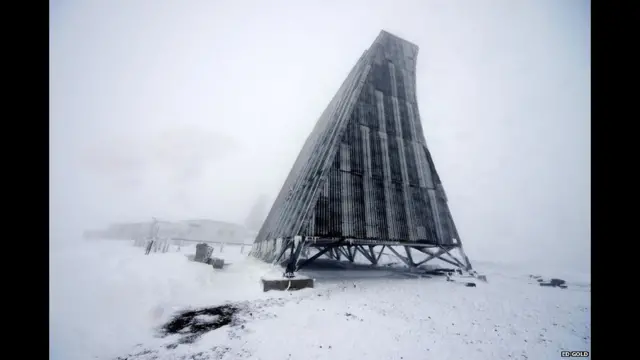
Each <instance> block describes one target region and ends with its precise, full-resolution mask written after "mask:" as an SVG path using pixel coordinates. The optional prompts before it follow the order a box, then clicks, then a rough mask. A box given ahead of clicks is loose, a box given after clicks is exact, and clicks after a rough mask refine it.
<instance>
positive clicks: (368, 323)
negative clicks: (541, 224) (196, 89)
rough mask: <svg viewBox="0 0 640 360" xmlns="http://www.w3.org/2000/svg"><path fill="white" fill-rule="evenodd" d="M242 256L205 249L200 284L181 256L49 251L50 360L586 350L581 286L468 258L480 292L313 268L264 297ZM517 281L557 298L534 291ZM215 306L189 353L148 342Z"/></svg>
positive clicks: (584, 280) (542, 355)
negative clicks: (216, 261)
mask: <svg viewBox="0 0 640 360" xmlns="http://www.w3.org/2000/svg"><path fill="white" fill-rule="evenodd" d="M248 251H249V248H248V247H245V249H244V252H245V254H240V247H234V246H226V247H225V248H224V252H223V253H222V254H221V253H220V252H219V249H218V248H216V250H215V251H214V254H213V256H216V257H222V258H224V259H225V261H226V262H228V263H231V264H230V265H229V266H228V267H225V268H224V269H223V270H214V269H213V268H212V267H211V266H207V265H204V264H200V263H194V262H190V261H189V260H188V259H187V255H193V254H194V253H195V246H189V247H182V249H181V250H180V252H178V251H177V248H175V247H174V248H172V250H171V252H168V253H152V254H150V255H148V256H146V255H144V249H142V248H137V247H133V246H132V244H131V243H130V242H126V241H93V242H86V241H85V242H82V243H80V244H79V245H78V246H76V247H70V246H67V247H65V248H59V249H52V250H51V254H50V352H51V356H50V358H51V359H53V360H90V359H130V360H133V359H140V360H142V359H145V360H146V359H158V360H162V359H264V360H267V359H273V360H284V359H303V360H306V359H407V360H410V359H437V360H445V359H465V360H467V359H491V360H495V359H531V360H534V359H535V360H538V359H556V358H560V351H562V350H569V351H582V350H587V351H589V350H590V342H591V338H590V326H591V321H590V315H591V303H590V295H591V294H590V291H591V289H590V285H589V274H572V273H566V272H564V273H561V272H559V271H557V270H554V271H553V272H551V271H550V270H549V269H546V270H545V269H531V268H528V269H525V268H521V267H517V266H513V265H511V266H507V265H501V264H497V263H482V262H474V261H473V258H472V259H471V261H472V262H473V264H474V267H475V268H476V269H477V270H478V271H479V272H480V273H481V274H486V275H487V277H488V280H489V282H488V283H483V282H478V281H475V282H476V283H477V287H465V286H464V285H463V284H461V283H456V282H447V281H445V279H444V278H443V277H432V278H422V277H415V276H409V275H406V274H401V273H399V272H398V271H394V270H391V269H385V268H382V269H378V270H349V271H345V270H343V269H336V268H335V267H333V268H332V267H326V266H325V267H314V268H312V269H310V270H307V271H306V274H308V275H311V276H313V277H314V278H315V279H316V285H315V286H316V287H315V288H314V289H305V290H301V291H296V292H277V291H270V292H267V293H264V292H262V287H261V284H260V277H261V276H264V275H266V274H270V273H273V272H274V271H276V270H277V271H278V272H280V270H278V269H273V268H272V267H271V266H270V265H269V264H265V263H263V262H260V261H258V260H255V259H252V258H248V257H246V254H247V253H248ZM529 274H537V275H542V276H544V277H560V278H563V279H565V280H567V283H568V285H569V287H568V288H567V289H559V288H551V287H541V286H539V285H538V284H537V282H535V281H533V280H532V279H531V278H530V277H529ZM227 303H233V304H235V305H234V306H236V307H237V308H238V309H239V310H238V312H237V313H236V314H235V315H234V318H233V321H231V323H230V324H228V325H225V326H222V327H220V328H218V329H216V330H212V331H209V332H206V333H204V334H203V335H202V336H200V337H199V338H197V339H196V340H195V341H193V342H192V343H181V339H184V336H183V335H181V334H175V335H169V336H161V332H160V331H159V330H160V328H161V327H162V326H163V325H164V324H166V323H167V322H169V321H170V320H171V319H172V318H173V317H174V316H175V315H176V314H177V313H178V312H180V311H184V310H185V309H196V310H197V309H199V308H203V307H212V306H218V305H223V304H227ZM215 317H216V316H210V317H209V318H215ZM206 318H207V315H200V318H199V319H201V320H202V319H205V320H206ZM205 320H202V321H205Z"/></svg>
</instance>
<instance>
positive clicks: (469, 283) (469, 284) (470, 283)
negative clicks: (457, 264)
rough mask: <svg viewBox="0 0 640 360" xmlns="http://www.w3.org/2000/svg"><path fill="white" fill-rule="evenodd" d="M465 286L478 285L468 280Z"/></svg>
mask: <svg viewBox="0 0 640 360" xmlns="http://www.w3.org/2000/svg"><path fill="white" fill-rule="evenodd" d="M465 286H466V287H476V284H475V283H472V282H468V283H467V284H466V285H465Z"/></svg>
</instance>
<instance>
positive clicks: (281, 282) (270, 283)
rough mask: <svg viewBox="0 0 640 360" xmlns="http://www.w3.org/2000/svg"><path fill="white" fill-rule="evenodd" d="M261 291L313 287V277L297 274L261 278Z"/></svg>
mask: <svg viewBox="0 0 640 360" xmlns="http://www.w3.org/2000/svg"><path fill="white" fill-rule="evenodd" d="M262 287H263V291H269V290H280V291H286V290H300V289H305V288H313V279H311V278H309V277H306V276H301V275H297V276H296V277H294V278H291V279H287V278H284V277H282V278H265V277H263V278H262Z"/></svg>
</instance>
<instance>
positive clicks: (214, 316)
mask: <svg viewBox="0 0 640 360" xmlns="http://www.w3.org/2000/svg"><path fill="white" fill-rule="evenodd" d="M238 311H239V308H238V307H237V306H235V305H230V304H226V305H220V306H215V307H209V308H203V309H199V310H188V311H183V312H181V313H178V314H177V315H176V316H175V317H174V318H173V319H171V320H170V321H169V322H168V323H166V324H164V325H163V326H162V328H161V329H160V331H161V333H162V335H164V336H168V335H173V334H179V335H182V338H181V339H180V341H179V342H180V343H182V344H190V343H192V342H194V341H195V340H197V339H198V338H199V337H200V336H202V335H203V334H205V333H207V332H209V331H212V330H216V329H218V328H220V327H222V326H225V325H228V324H230V323H231V322H232V321H233V319H234V315H235V314H236V313H237V312H238Z"/></svg>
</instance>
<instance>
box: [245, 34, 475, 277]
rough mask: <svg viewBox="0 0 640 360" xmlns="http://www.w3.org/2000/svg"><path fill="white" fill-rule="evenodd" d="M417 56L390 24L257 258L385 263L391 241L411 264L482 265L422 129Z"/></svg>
mask: <svg viewBox="0 0 640 360" xmlns="http://www.w3.org/2000/svg"><path fill="white" fill-rule="evenodd" d="M417 55H418V46H417V45H415V44H412V43H410V42H408V41H406V40H404V39H401V38H399V37H397V36H395V35H393V34H391V33H389V32H386V31H384V30H383V31H381V32H380V34H379V35H378V37H377V38H376V39H375V41H374V42H373V44H372V45H371V47H370V48H369V49H367V50H366V51H365V52H364V54H362V56H361V57H360V59H359V60H358V62H357V63H356V64H355V66H354V67H353V69H352V70H351V72H350V73H349V75H348V76H347V79H346V80H345V81H344V82H343V83H342V85H341V86H340V88H339V90H338V92H337V94H335V96H334V97H333V99H332V100H331V102H330V103H329V105H328V106H327V108H326V109H325V110H324V112H323V113H322V115H321V116H320V118H319V119H318V121H317V123H316V125H315V127H314V128H313V130H312V132H311V134H310V135H309V137H308V138H307V140H306V142H305V143H304V145H303V147H302V150H301V151H300V154H299V155H298V157H297V159H296V160H295V163H294V164H293V167H292V168H291V171H290V172H289V175H288V177H287V178H286V180H285V182H284V184H283V186H282V189H281V190H280V193H279V194H278V196H277V198H276V199H275V201H274V203H273V205H272V207H271V209H270V211H269V213H268V215H267V218H266V220H265V221H264V223H263V224H262V226H261V228H260V231H259V232H258V235H257V237H256V239H255V242H254V245H253V247H252V251H251V255H252V256H254V257H256V258H258V259H261V260H263V261H266V262H272V263H277V264H280V265H287V266H288V268H289V269H291V270H298V269H300V268H302V267H304V266H305V265H307V264H309V263H310V262H312V261H314V260H315V259H317V258H318V257H320V256H326V257H328V258H331V259H335V260H340V259H341V258H343V257H344V258H346V259H347V260H349V261H351V262H354V259H355V258H356V254H358V253H359V254H361V256H362V257H363V258H364V259H366V260H368V261H369V262H371V264H373V265H377V264H378V262H379V260H380V257H381V255H382V253H383V252H384V251H385V250H386V249H388V250H389V251H390V252H391V253H392V254H393V255H395V256H397V257H398V258H399V259H400V260H402V261H403V262H404V263H405V264H406V265H407V266H408V267H410V268H415V267H418V266H421V265H422V264H425V263H426V262H428V261H431V260H433V259H439V260H441V261H444V262H446V263H448V264H451V265H453V266H454V267H456V268H458V269H461V270H466V271H470V270H472V269H471V263H470V262H469V259H468V258H467V256H466V255H465V253H464V251H463V249H462V242H461V240H460V236H459V234H458V230H457V229H456V225H455V223H454V221H453V218H452V216H451V212H450V210H449V206H448V204H447V196H446V194H445V191H444V188H443V187H442V182H441V181H440V177H439V176H438V172H437V171H436V168H435V166H434V163H433V159H432V157H431V154H430V152H429V149H428V148H427V144H426V140H425V136H424V131H423V129H422V124H421V121H420V113H419V111H418V105H417V98H416V58H417ZM412 251H413V253H412ZM416 251H417V253H416ZM414 257H415V258H416V260H414ZM418 258H419V259H418Z"/></svg>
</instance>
